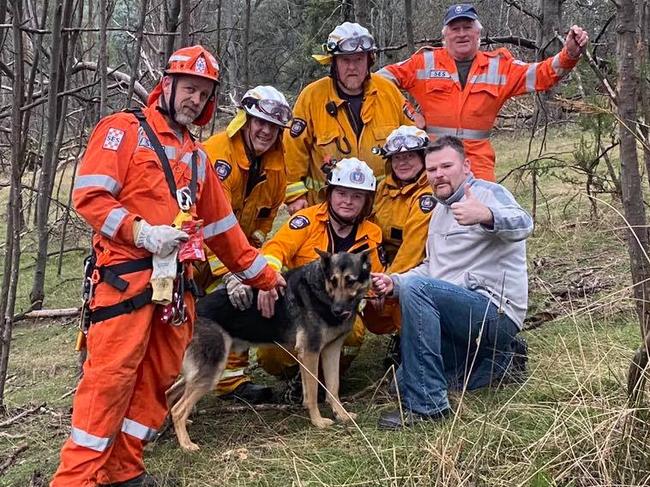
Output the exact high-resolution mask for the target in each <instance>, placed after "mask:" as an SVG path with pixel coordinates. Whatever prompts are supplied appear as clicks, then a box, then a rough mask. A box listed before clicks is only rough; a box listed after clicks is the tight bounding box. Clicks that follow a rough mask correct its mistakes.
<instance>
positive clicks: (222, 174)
mask: <svg viewBox="0 0 650 487" xmlns="http://www.w3.org/2000/svg"><path fill="white" fill-rule="evenodd" d="M214 169H215V171H217V176H218V177H219V179H221V180H222V181H223V180H224V179H226V178H227V177H228V176H230V173H231V171H232V166H231V165H230V164H228V163H227V162H226V161H224V160H223V159H217V162H216V163H215V164H214Z"/></svg>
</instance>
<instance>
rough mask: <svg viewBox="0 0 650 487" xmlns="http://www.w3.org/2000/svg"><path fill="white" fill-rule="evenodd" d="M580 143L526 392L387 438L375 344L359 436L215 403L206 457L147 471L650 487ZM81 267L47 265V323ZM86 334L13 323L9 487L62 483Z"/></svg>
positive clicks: (160, 451)
mask: <svg viewBox="0 0 650 487" xmlns="http://www.w3.org/2000/svg"><path fill="white" fill-rule="evenodd" d="M579 137H580V133H579V131H577V130H575V128H574V129H571V130H567V129H554V130H552V131H551V132H549V135H548V137H547V139H546V150H545V153H546V154H547V155H549V157H550V156H552V157H554V158H558V159H563V160H564V161H566V167H561V168H555V169H552V170H548V171H546V172H545V173H544V174H542V175H541V176H540V177H539V180H538V183H539V187H540V189H541V192H542V195H541V196H538V198H537V208H536V229H535V233H534V235H533V236H532V237H531V238H530V239H529V240H528V263H529V278H530V309H529V318H528V321H527V327H528V328H529V330H527V331H525V332H524V336H525V337H526V339H527V340H528V344H529V356H530V359H529V377H528V380H527V381H526V382H525V383H524V384H522V385H508V386H504V387H500V388H498V389H486V390H481V391H476V392H467V393H465V394H460V393H456V394H453V395H452V397H451V399H452V404H453V408H454V410H455V411H456V414H455V416H454V417H452V418H449V419H448V420H446V421H444V422H440V423H435V424H434V423H431V424H422V425H421V426H418V427H414V428H412V429H409V430H407V431H403V432H386V431H381V430H378V429H377V427H376V423H377V417H378V415H379V413H380V412H381V411H382V410H385V409H386V408H390V407H394V404H392V403H391V401H390V399H389V397H388V395H387V393H386V387H385V381H381V379H382V376H383V375H384V370H383V368H382V365H381V363H382V360H383V358H384V354H385V350H386V346H387V343H388V339H387V337H378V336H370V335H369V336H367V339H366V343H365V344H364V347H363V350H362V353H361V355H360V356H359V357H358V358H357V360H356V361H355V362H354V364H353V366H352V368H351V370H350V371H349V372H348V374H347V375H346V377H345V379H344V381H343V385H342V388H343V390H342V395H343V396H348V397H349V396H351V395H354V400H353V401H351V402H348V404H347V407H348V408H349V410H351V411H354V412H356V413H358V418H357V421H356V424H354V425H351V426H339V425H337V426H334V427H333V428H331V429H328V430H324V431H321V430H316V429H315V428H313V427H312V426H311V425H310V424H309V422H308V418H307V415H306V414H305V412H304V411H303V410H301V409H292V410H262V411H254V410H252V409H249V408H245V407H244V408H242V407H235V408H233V405H232V403H228V402H225V401H222V400H220V399H218V398H217V397H216V396H214V395H210V396H208V397H206V398H204V399H203V400H202V401H201V402H200V403H199V405H198V408H197V411H196V413H195V414H194V415H193V418H192V420H193V422H192V424H191V425H190V427H189V431H190V434H191V435H192V438H193V439H194V440H195V441H196V442H197V443H198V444H199V445H200V446H201V450H200V451H199V452H198V453H194V454H186V453H184V452H182V451H181V450H180V449H179V448H178V443H177V441H176V438H175V436H174V435H173V431H170V430H168V431H166V432H165V433H164V434H162V435H161V436H160V437H159V438H158V439H157V440H156V441H155V442H154V443H152V444H150V445H149V446H148V447H147V449H146V463H147V466H148V469H149V470H150V471H151V472H152V473H156V474H159V475H168V474H169V475H173V476H174V477H175V478H177V479H179V480H180V482H181V485H185V486H216V485H219V486H220V485H228V486H278V487H285V486H340V487H343V486H349V487H352V486H355V487H356V486H395V487H397V486H434V485H435V486H460V485H463V486H533V487H542V486H560V485H561V486H576V487H577V486H614V485H617V486H619V485H620V486H622V485H626V486H627V485H629V486H631V485H650V449H649V448H648V446H647V445H648V444H649V443H650V441H649V430H650V428H649V423H648V417H649V414H648V410H647V409H642V408H639V409H632V408H630V407H629V406H628V404H627V402H626V392H625V374H626V371H627V366H628V364H629V360H630V358H631V356H632V353H633V351H634V350H635V349H636V347H637V346H638V344H639V342H640V337H639V326H638V323H637V321H636V318H635V314H634V310H633V302H632V299H631V290H630V285H629V284H630V278H629V269H628V260H627V248H626V243H625V230H626V228H625V223H624V221H623V219H622V218H621V216H620V214H619V213H618V212H617V209H619V208H620V207H621V205H620V202H617V201H615V200H614V199H612V197H611V195H609V194H601V195H596V196H597V199H596V200H594V201H596V204H595V209H596V214H594V206H593V205H592V203H591V201H590V199H589V198H588V197H587V193H586V191H585V186H584V181H585V178H584V177H583V176H580V175H578V174H577V173H575V172H574V171H572V170H571V169H569V167H568V166H569V165H570V164H572V162H571V161H572V157H573V156H572V153H573V151H575V150H576V147H577V145H578V141H579ZM528 142H529V141H528V138H527V137H525V136H520V137H516V136H514V135H512V134H504V133H501V134H499V135H497V137H496V138H495V148H496V152H497V154H499V160H498V174H499V176H504V175H506V174H508V173H509V171H511V170H512V169H514V168H516V167H518V166H520V165H521V164H522V162H523V161H525V160H526V152H527V149H528ZM539 144H540V138H538V139H536V140H535V141H534V142H533V144H532V148H533V151H532V154H533V157H535V156H537V154H538V151H539ZM614 152H616V151H612V153H614ZM547 162H548V161H547ZM541 163H544V161H541ZM504 184H505V185H506V186H507V187H508V188H509V189H510V190H511V191H512V192H513V193H514V194H515V196H516V197H517V199H518V200H519V201H520V202H521V203H522V205H523V206H525V207H526V208H528V209H531V207H532V202H533V198H532V183H531V178H530V176H529V175H528V174H523V175H522V174H520V173H518V172H514V173H513V174H511V175H510V176H509V177H508V178H507V179H506V180H505V182H504ZM69 245H70V246H75V245H79V244H78V242H77V241H76V240H74V241H73V240H70V244H69ZM26 248H27V249H28V251H29V249H30V248H33V247H30V246H29V245H26ZM82 258H83V252H82V251H74V252H68V253H66V254H65V257H64V261H63V262H62V273H61V276H60V277H59V276H57V272H56V268H57V259H56V258H52V259H51V261H50V262H49V263H48V274H47V275H48V278H47V298H46V301H45V307H46V308H60V307H69V306H77V305H78V303H79V299H80V298H79V288H80V282H79V276H80V275H81V272H82V269H81V262H82ZM31 262H32V257H31V256H30V255H29V254H28V253H27V252H26V254H25V256H24V258H23V264H24V265H23V270H22V279H21V280H20V284H19V287H20V294H19V296H20V300H19V303H18V310H20V309H21V307H22V308H23V309H24V307H26V306H27V303H28V295H29V290H30V288H31V282H30V281H31V274H30V272H31V271H30V269H29V265H30V263H31ZM75 335H76V320H73V319H70V320H25V321H20V322H18V323H17V324H16V328H15V330H14V337H13V342H12V352H11V356H10V363H9V379H8V383H7V391H6V405H7V411H6V412H5V413H4V414H1V415H0V485H1V486H16V487H23V486H28V485H34V486H36V485H47V479H49V477H50V476H51V474H52V473H53V471H54V469H55V468H56V465H57V461H58V452H59V449H60V447H61V444H62V443H63V441H64V440H65V438H66V437H67V436H68V434H69V422H70V406H71V401H72V397H71V391H72V389H73V388H74V386H75V376H76V372H77V356H76V353H75V352H74V341H75ZM255 373H256V374H258V375H259V379H258V380H259V381H269V382H270V383H272V384H273V385H274V386H275V387H280V386H281V384H279V383H277V382H274V380H273V379H271V378H269V377H267V376H263V375H262V373H261V372H259V371H255ZM359 391H362V392H361V393H359ZM635 413H636V414H635ZM326 414H328V413H327V412H326Z"/></svg>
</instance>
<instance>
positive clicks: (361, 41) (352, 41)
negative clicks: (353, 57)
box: [327, 36, 375, 54]
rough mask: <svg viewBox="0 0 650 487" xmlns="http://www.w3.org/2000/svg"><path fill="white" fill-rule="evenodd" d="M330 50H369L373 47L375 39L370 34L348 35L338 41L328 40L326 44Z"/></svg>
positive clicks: (351, 51)
mask: <svg viewBox="0 0 650 487" xmlns="http://www.w3.org/2000/svg"><path fill="white" fill-rule="evenodd" d="M327 47H328V49H329V50H330V51H331V52H340V53H344V54H346V53H350V54H351V53H354V52H357V51H358V50H361V51H370V50H371V49H374V48H375V40H374V39H373V38H372V37H370V36H358V37H348V38H347V39H341V40H340V41H338V42H336V43H335V42H329V43H328V44H327Z"/></svg>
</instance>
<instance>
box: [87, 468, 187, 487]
mask: <svg viewBox="0 0 650 487" xmlns="http://www.w3.org/2000/svg"><path fill="white" fill-rule="evenodd" d="M97 485H98V487H178V486H180V484H179V483H178V481H176V480H174V479H169V478H167V479H161V478H156V477H154V476H153V475H149V474H148V473H146V472H144V473H141V474H140V475H138V476H137V477H134V478H132V479H130V480H125V481H124V482H115V483H113V484H97Z"/></svg>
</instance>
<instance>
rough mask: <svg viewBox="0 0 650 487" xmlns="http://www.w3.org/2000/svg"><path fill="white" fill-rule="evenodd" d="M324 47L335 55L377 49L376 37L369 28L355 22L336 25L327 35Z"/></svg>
mask: <svg viewBox="0 0 650 487" xmlns="http://www.w3.org/2000/svg"><path fill="white" fill-rule="evenodd" d="M324 47H325V51H326V52H328V53H330V54H333V55H341V54H354V53H356V52H374V51H375V50H376V49H377V45H376V44H375V39H374V37H372V35H371V34H370V32H369V31H368V29H366V28H365V27H362V26H361V25H359V24H357V23H353V22H344V23H342V24H341V25H338V26H336V28H335V29H334V30H333V31H332V32H331V33H330V35H329V36H328V37H327V43H326V44H325V46H324Z"/></svg>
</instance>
